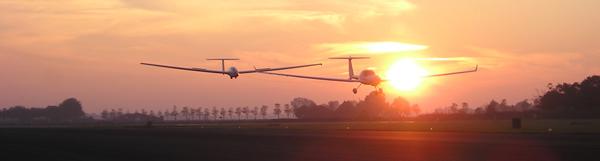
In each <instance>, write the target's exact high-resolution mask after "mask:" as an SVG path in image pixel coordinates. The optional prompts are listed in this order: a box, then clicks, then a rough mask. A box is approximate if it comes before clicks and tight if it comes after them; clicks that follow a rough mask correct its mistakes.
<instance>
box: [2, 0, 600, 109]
mask: <svg viewBox="0 0 600 161" xmlns="http://www.w3.org/2000/svg"><path fill="white" fill-rule="evenodd" d="M597 6H600V1H597V0H575V1H564V0H546V1H536V0H530V1H516V0H514V1H512V0H508V1H507V0H497V1H495V0H489V1H469V0H455V1H435V0H420V1H417V0H378V1H377V0H360V1H359V0H318V1H317V0H315V1H311V0H262V1H258V2H248V1H242V0H223V1H203V0H199V1H187V0H55V1H37V0H2V1H0V37H1V39H0V76H1V77H0V91H2V92H0V107H10V106H13V105H25V106H34V107H45V106H46V105H54V104H57V103H58V102H60V101H62V100H64V99H65V98H68V97H76V98H78V99H79V100H80V101H82V103H83V105H84V110H85V111H86V112H99V111H101V110H102V109H110V108H123V109H129V110H136V109H142V108H145V109H153V110H159V109H170V108H171V107H172V106H173V105H177V106H180V107H181V106H189V107H212V106H217V107H238V106H258V105H272V104H274V103H287V102H289V101H290V100H292V99H293V98H295V97H306V98H309V99H312V100H315V101H316V102H317V103H326V102H327V101H331V100H340V101H342V100H359V99H362V98H364V96H365V95H366V94H368V93H369V92H370V91H371V90H372V88H371V87H361V89H360V90H359V93H358V94H356V95H354V94H352V92H351V91H352V88H354V87H355V86H357V84H347V83H336V82H323V81H315V80H301V79H294V78H284V77H277V76H271V75H262V74H253V75H252V74H251V75H241V76H240V77H239V78H238V79H237V80H229V78H228V77H227V76H222V75H212V74H204V73H193V72H187V71H175V70H168V69H159V68H152V67H147V66H142V65H139V63H140V62H151V63H161V64H170V65H179V66H189V67H202V68H211V69H213V68H214V69H219V68H220V64H219V63H218V62H212V61H206V60H205V59H206V58H213V57H237V58H240V59H241V60H240V61H235V62H228V65H235V66H236V67H238V68H239V69H241V70H244V69H252V68H253V67H254V66H256V67H278V66H289V65H300V64H307V63H323V64H324V65H323V66H321V67H310V68H305V69H294V70H289V71H285V72H286V73H292V74H303V75H315V76H328V77H340V78H346V77H347V66H346V63H345V62H343V61H336V60H328V59H327V57H331V56H340V55H363V56H370V57H372V59H369V60H356V61H355V64H354V66H355V69H356V70H357V71H355V72H359V70H361V69H366V68H370V69H373V70H375V71H376V72H377V73H378V74H380V75H382V76H384V77H386V70H388V68H390V66H391V65H392V64H394V62H397V61H398V60H401V59H405V58H414V59H417V60H418V63H419V64H420V65H421V66H423V67H424V68H426V69H427V70H428V71H429V72H430V73H439V72H450V71H456V70H466V69H471V68H472V67H473V66H474V65H476V64H478V65H479V67H480V71H478V72H477V73H471V74H465V75H456V76H449V77H437V78H430V79H425V80H422V82H421V83H420V85H419V86H418V87H417V89H415V90H412V91H401V90H395V89H394V88H392V87H390V86H389V85H387V84H384V85H382V88H384V90H385V91H386V95H387V97H388V98H389V99H388V100H392V98H394V97H398V96H402V97H405V98H407V99H408V100H409V101H410V102H411V103H413V104H419V105H420V106H421V107H422V108H424V111H431V110H433V109H434V108H437V107H441V106H446V105H449V104H450V103H452V102H469V103H470V104H471V106H481V105H483V104H485V103H487V102H489V101H490V100H491V99H496V100H500V99H507V100H508V101H509V103H514V102H516V101H520V100H523V99H531V98H534V97H535V96H536V95H538V94H539V93H540V92H543V90H544V89H545V88H546V84H548V83H559V82H575V81H580V80H582V79H584V78H585V77H586V76H589V75H594V74H598V73H599V72H600V64H598V63H597V62H598V61H599V60H600V30H598V28H600V14H598V11H597ZM386 43H392V44H400V45H399V49H398V50H389V51H388V50H364V48H362V46H361V45H363V46H364V44H386ZM397 47H398V46H397ZM379 49H387V48H385V47H383V48H379ZM392 49H393V47H392Z"/></svg>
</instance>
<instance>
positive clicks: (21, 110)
mask: <svg viewBox="0 0 600 161" xmlns="http://www.w3.org/2000/svg"><path fill="white" fill-rule="evenodd" d="M90 119H91V118H89V117H85V113H84V112H83V108H82V105H81V103H80V102H79V101H78V100H77V99H75V98H68V99H66V100H64V101H62V102H61V103H60V104H59V105H57V106H47V107H45V108H37V107H32V108H26V107H24V106H13V107H9V108H3V109H1V110H0V121H2V122H5V123H36V122H42V123H64V122H82V121H89V120H90Z"/></svg>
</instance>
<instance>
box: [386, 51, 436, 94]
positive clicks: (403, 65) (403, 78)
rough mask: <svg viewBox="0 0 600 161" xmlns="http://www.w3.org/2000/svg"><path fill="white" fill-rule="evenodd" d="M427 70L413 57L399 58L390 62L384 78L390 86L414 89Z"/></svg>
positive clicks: (398, 88)
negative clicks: (392, 62)
mask: <svg viewBox="0 0 600 161" xmlns="http://www.w3.org/2000/svg"><path fill="white" fill-rule="evenodd" d="M427 74H428V71H427V70H426V69H425V68H424V67H423V66H421V65H420V64H418V63H417V62H416V61H415V60H413V59H401V60H398V61H396V62H395V63H394V64H392V65H391V66H390V67H389V69H388V70H387V72H386V78H387V79H388V80H389V83H390V84H391V86H392V87H394V88H395V89H397V90H400V91H413V90H416V89H417V88H418V87H419V85H421V82H422V80H423V77H422V76H424V75H427Z"/></svg>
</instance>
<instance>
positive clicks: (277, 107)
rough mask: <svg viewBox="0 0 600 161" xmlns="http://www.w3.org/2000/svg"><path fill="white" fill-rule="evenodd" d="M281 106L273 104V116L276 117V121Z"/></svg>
mask: <svg viewBox="0 0 600 161" xmlns="http://www.w3.org/2000/svg"><path fill="white" fill-rule="evenodd" d="M280 106H281V105H280V104H279V103H276V104H275V108H274V109H273V114H275V116H277V119H279V115H280V114H281V107H280Z"/></svg>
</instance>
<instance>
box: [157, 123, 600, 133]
mask: <svg viewBox="0 0 600 161" xmlns="http://www.w3.org/2000/svg"><path fill="white" fill-rule="evenodd" d="M157 126H175V127H178V126H199V127H200V128H227V129H231V128H253V129H315V130H367V131H370V130H374V131H434V132H435V131H440V132H485V133H498V132H500V133H581V134H586V133H590V134H593V133H600V120H523V121H522V127H521V128H520V129H513V128H512V122H511V120H461V121H455V120H453V121H375V122H364V121H361V122H358V121H356V122H241V123H240V122H220V123H219V122H217V123H200V124H169V123H162V124H158V125H157Z"/></svg>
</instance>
